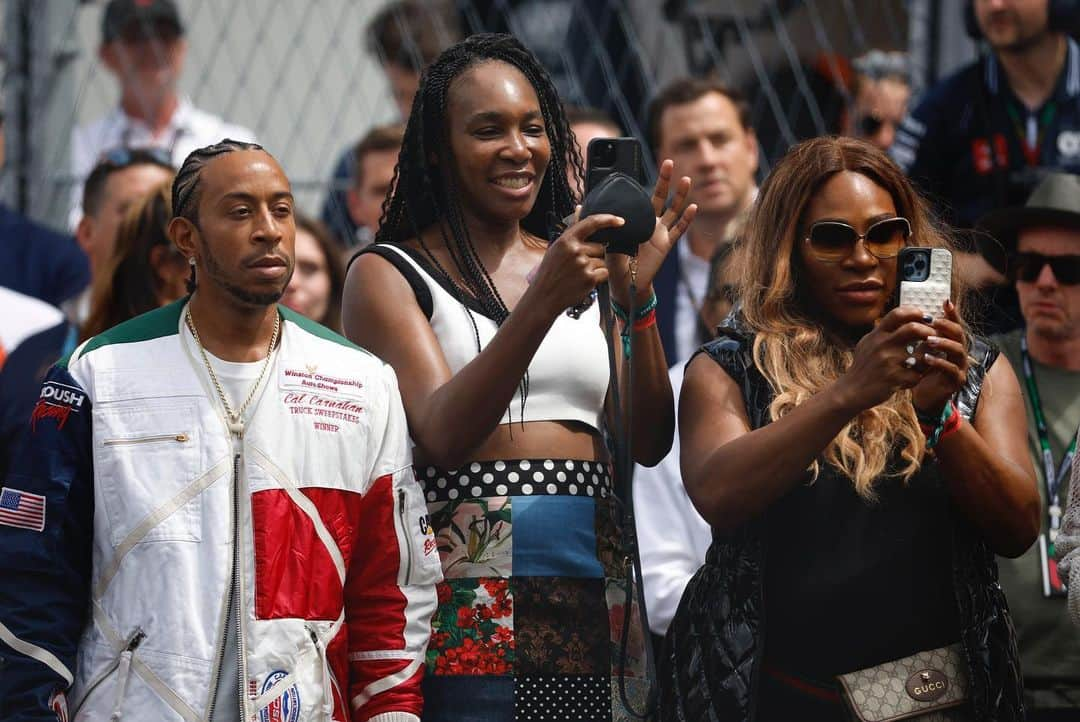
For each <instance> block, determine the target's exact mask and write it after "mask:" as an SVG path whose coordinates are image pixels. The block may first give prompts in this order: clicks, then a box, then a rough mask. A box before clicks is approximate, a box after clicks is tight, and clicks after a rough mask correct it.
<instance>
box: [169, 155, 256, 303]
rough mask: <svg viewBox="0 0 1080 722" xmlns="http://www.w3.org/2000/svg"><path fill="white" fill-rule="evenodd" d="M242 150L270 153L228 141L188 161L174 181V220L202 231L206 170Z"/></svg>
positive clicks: (191, 286) (191, 282) (191, 283)
mask: <svg viewBox="0 0 1080 722" xmlns="http://www.w3.org/2000/svg"><path fill="white" fill-rule="evenodd" d="M238 150H261V151H263V152H266V149H265V148H263V147H262V146H261V145H259V144H257V143H244V142H242V141H239V140H233V139H231V138H225V139H224V140H222V141H221V142H220V143H214V144H213V145H208V146H204V147H202V148H196V149H195V150H193V151H191V152H190V153H189V154H188V157H187V158H185V159H184V164H183V165H182V166H180V172H178V173H177V174H176V177H175V178H173V184H172V217H173V218H186V219H188V220H189V221H191V223H192V225H194V226H195V227H196V228H198V227H199V182H200V181H201V180H202V172H203V168H205V167H206V165H207V164H208V163H209V162H210V161H212V160H213V159H214V158H217V157H218V156H219V155H224V154H225V153H234V152H236V151H238ZM185 285H186V286H187V291H188V293H194V292H195V286H196V281H195V266H192V267H191V275H189V276H188V279H187V281H186V283H185Z"/></svg>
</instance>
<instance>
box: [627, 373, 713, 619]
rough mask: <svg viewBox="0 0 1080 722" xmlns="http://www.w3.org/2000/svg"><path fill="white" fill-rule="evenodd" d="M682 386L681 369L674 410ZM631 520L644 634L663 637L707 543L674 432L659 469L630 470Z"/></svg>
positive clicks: (707, 533) (673, 382)
mask: <svg viewBox="0 0 1080 722" xmlns="http://www.w3.org/2000/svg"><path fill="white" fill-rule="evenodd" d="M681 383H682V369H681V368H679V367H676V369H673V370H672V374H671V386H672V388H673V389H674V390H675V394H676V399H675V404H676V406H678V389H679V386H680V385H681ZM634 515H635V526H636V528H637V535H638V550H639V553H640V555H641V573H642V576H643V578H644V587H645V610H646V612H647V613H648V616H649V628H650V629H651V630H652V631H653V632H654V633H656V634H660V635H663V634H665V633H666V632H667V628H668V626H669V625H670V624H671V620H672V619H673V618H674V617H675V611H676V610H677V609H678V607H679V600H680V599H682V593H683V589H685V588H686V583H687V582H689V581H690V577H692V576H694V574H695V573H696V572H697V570H698V569H699V568H700V567H701V565H702V564H703V563H704V561H705V553H706V552H707V551H708V550H709V544H710V543H711V542H712V531H711V530H710V528H709V525H708V523H707V522H706V521H705V520H704V519H702V518H701V515H700V514H698V513H697V510H696V509H694V505H693V504H692V503H691V502H690V497H689V496H687V494H686V488H685V487H684V486H683V483H682V474H681V473H680V471H679V432H678V429H676V430H675V441H674V443H673V444H672V446H671V451H670V452H669V453H668V455H667V456H665V457H664V459H663V460H662V461H661V462H660V463H659V464H657V465H656V466H655V467H653V468H651V469H650V468H646V467H643V466H638V467H636V468H635V470H634Z"/></svg>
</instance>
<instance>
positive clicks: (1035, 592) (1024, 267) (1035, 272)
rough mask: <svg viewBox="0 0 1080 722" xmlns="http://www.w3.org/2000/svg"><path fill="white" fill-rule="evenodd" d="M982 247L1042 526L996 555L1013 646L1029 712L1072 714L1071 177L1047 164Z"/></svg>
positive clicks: (1079, 411) (1078, 197)
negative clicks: (994, 275)
mask: <svg viewBox="0 0 1080 722" xmlns="http://www.w3.org/2000/svg"><path fill="white" fill-rule="evenodd" d="M978 225H979V228H980V229H981V230H982V231H985V232H986V233H987V234H989V236H990V237H992V238H993V239H995V240H996V243H994V242H993V241H992V240H990V239H989V238H986V237H984V239H983V242H982V245H983V249H982V250H983V255H984V256H985V257H986V258H987V260H988V261H990V263H991V264H992V265H994V266H995V267H997V269H998V270H1000V271H1003V272H1005V273H1006V274H1007V275H1008V277H1009V279H1010V280H1011V281H1012V282H1013V283H1014V284H1015V286H1016V293H1017V295H1018V297H1019V299H1020V311H1021V315H1022V316H1023V319H1024V327H1023V328H1021V329H1018V330H1016V331H1013V332H1011V333H1007V334H1002V335H999V336H997V337H995V338H994V341H995V342H996V343H997V344H998V345H999V346H1000V347H1001V349H1002V351H1003V352H1004V353H1005V355H1006V357H1007V358H1008V359H1009V361H1010V363H1011V364H1012V366H1013V369H1014V370H1015V371H1016V375H1017V376H1018V377H1019V378H1020V381H1021V388H1022V389H1023V392H1024V402H1025V406H1026V408H1027V420H1028V447H1029V450H1030V452H1031V460H1032V462H1033V463H1034V465H1035V468H1036V470H1037V475H1038V482H1039V493H1040V495H1041V496H1042V511H1043V520H1042V533H1041V534H1040V536H1039V540H1038V542H1037V543H1036V544H1035V545H1034V546H1033V547H1032V548H1031V549H1029V550H1028V551H1027V553H1026V554H1024V555H1023V556H1021V557H1020V558H1018V559H1004V558H999V559H998V567H999V569H1000V574H1001V584H1002V586H1003V587H1004V588H1005V593H1006V596H1007V597H1008V599H1009V608H1010V609H1011V611H1012V614H1013V621H1014V622H1015V624H1016V639H1017V644H1018V646H1019V648H1020V658H1021V666H1022V668H1023V672H1024V684H1025V695H1026V706H1027V709H1028V720H1030V721H1033V722H1038V721H1039V720H1058V719H1061V720H1065V719H1069V720H1076V719H1080V635H1078V634H1077V633H1076V630H1075V629H1074V628H1073V627H1072V626H1071V624H1070V622H1069V617H1068V613H1067V609H1066V606H1067V605H1066V590H1065V587H1064V585H1063V584H1062V583H1061V581H1062V580H1061V575H1060V573H1059V570H1058V569H1057V565H1056V563H1055V562H1054V554H1055V551H1056V549H1055V542H1057V541H1058V536H1059V534H1060V531H1061V521H1062V511H1063V509H1064V508H1065V502H1066V499H1068V495H1069V489H1068V487H1069V478H1070V470H1071V466H1072V460H1073V454H1074V452H1075V449H1076V437H1077V426H1078V425H1080V177H1078V176H1075V175H1069V174H1065V173H1053V174H1049V175H1047V176H1046V178H1045V179H1044V180H1043V181H1042V182H1041V183H1040V184H1039V185H1038V186H1037V187H1036V188H1035V190H1034V191H1033V192H1032V194H1031V196H1030V197H1029V198H1028V201H1027V203H1026V204H1025V205H1024V206H1022V207H1014V208H1003V209H1000V210H997V211H993V212H991V213H989V214H987V215H985V216H983V218H982V219H980V221H979V224H978Z"/></svg>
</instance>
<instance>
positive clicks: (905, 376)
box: [661, 137, 1039, 722]
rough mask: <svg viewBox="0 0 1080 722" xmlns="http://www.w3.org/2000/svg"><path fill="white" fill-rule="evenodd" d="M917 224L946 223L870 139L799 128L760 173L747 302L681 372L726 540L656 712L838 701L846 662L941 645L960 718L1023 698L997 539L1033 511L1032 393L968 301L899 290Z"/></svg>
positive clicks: (687, 440)
mask: <svg viewBox="0 0 1080 722" xmlns="http://www.w3.org/2000/svg"><path fill="white" fill-rule="evenodd" d="M905 245H908V246H923V247H926V246H932V247H946V248H947V247H948V246H949V239H948V237H947V236H946V235H945V234H944V233H943V232H942V231H941V230H940V229H938V228H937V227H936V226H935V225H934V223H933V222H932V220H931V219H930V218H929V215H928V212H927V209H926V204H925V202H924V201H923V200H922V199H921V198H920V197H919V196H918V194H917V193H916V192H915V191H914V190H913V188H912V186H911V184H910V182H909V181H908V180H907V179H906V178H905V177H904V175H903V174H902V173H901V172H900V170H899V169H898V168H897V167H896V166H895V165H894V164H893V163H892V161H890V160H889V159H888V158H887V157H886V156H885V155H884V154H883V153H881V152H880V151H879V150H877V149H876V148H874V147H873V146H871V145H870V144H868V143H866V142H863V141H859V140H854V139H848V138H835V137H831V138H817V139H814V140H810V141H807V142H804V143H802V144H800V145H798V146H796V147H794V148H793V149H792V150H791V151H790V152H789V153H788V155H787V156H786V157H785V158H784V159H783V160H782V161H781V162H780V163H778V164H777V165H776V166H775V168H774V169H773V172H772V175H771V176H770V177H769V179H768V180H767V181H766V182H765V184H764V185H763V186H762V189H761V194H760V196H759V198H758V201H757V205H756V207H755V209H754V211H753V215H752V216H751V218H750V221H749V223H748V229H747V234H746V237H745V241H744V244H743V246H742V247H741V249H740V252H741V253H742V254H743V257H742V259H741V262H742V264H743V266H742V268H743V269H744V272H743V278H742V280H741V283H740V289H739V296H740V298H741V306H740V307H737V308H736V310H735V312H734V313H733V315H732V316H730V317H729V324H728V327H727V328H724V329H722V333H721V335H720V337H719V338H718V339H717V340H716V341H713V342H711V343H709V344H707V345H706V346H705V347H703V349H702V352H700V353H699V354H698V355H697V356H695V357H694V358H693V359H692V360H691V362H690V364H689V365H688V367H687V372H686V378H685V381H684V384H683V390H682V394H681V402H680V407H679V428H680V442H681V444H682V456H681V466H682V472H683V479H684V482H685V484H686V488H687V491H688V493H689V495H690V498H691V500H692V501H693V502H694V505H695V506H696V507H697V509H698V511H699V512H700V513H701V515H702V516H703V517H704V518H705V519H706V520H707V521H708V522H709V523H710V525H711V526H712V529H713V535H714V541H713V545H712V548H711V549H710V551H709V554H708V558H707V561H706V564H705V566H704V567H702V569H701V570H700V571H699V572H698V574H697V575H696V576H695V577H694V579H693V580H692V581H691V582H690V584H689V585H688V586H687V589H686V591H685V592H684V594H683V598H682V602H681V604H680V607H679V611H678V613H677V615H676V618H675V621H674V622H673V623H672V626H671V629H670V631H669V633H668V638H667V644H666V653H665V659H664V662H665V666H666V668H667V669H666V670H665V673H664V674H663V675H662V678H663V681H664V686H665V688H664V698H663V700H662V705H661V707H662V709H663V710H664V715H665V719H671V720H676V719H678V720H690V719H723V720H736V721H737V720H751V719H752V720H755V722H771V721H772V720H790V719H799V720H803V721H806V720H844V719H847V718H848V712H847V710H846V709H845V706H846V705H847V704H848V703H847V702H846V701H845V699H844V696H843V694H842V687H841V685H840V684H839V683H838V681H837V678H838V676H839V675H842V674H846V673H850V672H855V671H858V670H863V669H867V668H870V667H874V666H876V665H879V664H883V663H886V662H891V661H894V660H900V659H903V658H905V657H909V656H911V655H914V654H917V653H920V652H924V651H928V650H937V649H940V648H946V647H950V646H952V648H953V653H954V654H955V655H957V657H958V658H961V659H962V660H963V661H962V662H961V663H960V664H959V665H958V666H959V667H960V668H962V669H961V672H960V673H961V674H963V675H964V676H967V677H969V682H970V685H969V694H968V700H967V702H966V703H965V705H964V707H963V710H962V712H961V713H962V714H966V717H964V718H965V719H978V720H984V719H985V720H1014V719H1022V716H1023V709H1022V703H1021V691H1020V680H1019V672H1018V669H1017V667H1018V660H1017V655H1016V647H1015V640H1014V639H1013V632H1012V624H1011V622H1010V620H1009V618H1008V610H1007V608H1006V604H1005V599H1004V596H1003V595H1002V592H1001V588H1000V587H998V586H997V584H996V579H997V569H996V565H995V563H994V556H993V555H994V554H995V553H997V554H1004V555H1007V556H1017V555H1019V554H1021V553H1022V552H1023V551H1024V550H1025V549H1026V548H1027V547H1028V546H1029V545H1030V544H1031V543H1032V541H1034V539H1035V536H1036V534H1037V533H1038V513H1039V497H1038V491H1037V489H1036V487H1035V480H1034V472H1033V470H1032V468H1031V464H1030V461H1029V459H1028V455H1027V452H1026V448H1025V438H1026V437H1025V427H1024V423H1025V422H1024V414H1023V400H1022V397H1021V395H1020V389H1019V385H1018V384H1017V381H1016V377H1015V376H1014V374H1013V372H1012V370H1011V369H1010V367H1009V365H1008V363H1007V362H1006V361H1005V360H1004V359H998V354H997V350H996V349H994V348H992V347H991V346H989V345H988V344H987V343H986V342H985V341H983V340H981V339H979V338H977V337H975V336H973V335H971V334H970V333H969V332H968V331H967V330H966V326H965V324H964V323H963V321H962V318H961V315H960V312H959V309H958V308H957V305H956V304H955V303H954V302H952V301H947V302H946V303H945V304H944V306H943V308H941V309H919V308H913V307H910V306H900V307H897V308H891V306H892V302H891V301H892V299H893V293H894V291H895V289H896V286H897V283H898V281H897V255H898V253H899V251H900V249H901V248H902V247H903V246H905ZM958 290H959V289H958V288H957V286H956V284H955V281H954V285H953V295H954V296H959V295H960V294H959V293H958ZM890 308H891V310H890ZM928 312H936V314H935V315H936V316H938V317H937V318H934V317H932V316H931V315H928ZM766 628H767V630H768V631H767V632H766ZM954 683H955V681H954ZM954 711H955V710H954Z"/></svg>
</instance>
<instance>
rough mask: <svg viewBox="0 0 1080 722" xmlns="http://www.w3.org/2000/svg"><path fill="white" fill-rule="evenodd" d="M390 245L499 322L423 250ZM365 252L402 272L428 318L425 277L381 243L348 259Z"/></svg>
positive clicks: (453, 293)
mask: <svg viewBox="0 0 1080 722" xmlns="http://www.w3.org/2000/svg"><path fill="white" fill-rule="evenodd" d="M393 245H394V248H399V249H401V250H402V251H404V252H405V254H406V255H408V256H409V258H411V259H412V260H414V261H416V264H417V265H418V266H420V268H422V269H423V270H424V272H425V273H427V275H428V276H430V277H431V278H433V279H434V280H435V282H436V283H438V284H439V285H440V286H442V288H443V290H444V291H446V292H447V293H449V294H450V296H451V297H452V298H453V299H454V300H455V301H457V302H458V303H460V304H461V305H463V306H465V307H466V308H468V309H469V310H470V311H472V312H474V313H478V314H480V315H481V316H483V317H484V318H486V319H488V320H490V321H492V322H494V323H495V324H496V325H497V324H498V321H496V320H495V319H494V318H492V317H491V315H490V314H489V313H488V312H487V311H486V310H484V307H483V306H481V305H480V302H479V301H477V300H476V299H475V298H473V297H472V296H468V295H466V294H463V293H462V292H461V289H459V288H458V287H457V286H455V285H454V283H453V281H451V280H450V279H449V278H447V277H446V275H445V274H444V273H443V272H442V271H440V270H439V269H438V268H436V267H435V266H434V264H432V262H431V259H430V258H428V257H427V256H426V255H425V254H423V253H421V252H420V251H417V250H416V249H414V248H410V247H409V246H406V245H404V244H400V243H395V244H393ZM365 253H374V254H375V255H377V256H379V257H381V258H385V259H386V260H387V261H390V263H392V264H393V266H394V268H396V269H398V271H400V272H401V275H402V276H404V277H405V280H406V281H408V282H409V285H410V286H412V289H413V292H415V293H416V300H417V302H418V303H419V304H420V309H421V310H422V311H423V312H424V315H425V316H427V319H428V320H429V321H430V320H431V314H432V313H433V309H434V304H433V303H432V300H431V291H430V290H429V289H428V287H427V284H426V283H425V282H424V279H422V278H420V274H418V273H417V272H416V269H415V268H413V267H412V266H410V265H409V262H408V261H406V260H405V259H404V258H402V257H401V256H399V255H398V254H396V253H394V252H393V251H391V250H390V249H389V248H387V247H386V245H384V244H372V245H370V246H367V247H365V248H363V249H361V250H360V251H357V253H356V254H355V255H354V256H353V257H352V258H351V259H349V263H350V264H352V262H353V261H355V260H356V259H357V257H359V256H361V255H363V254H365Z"/></svg>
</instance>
